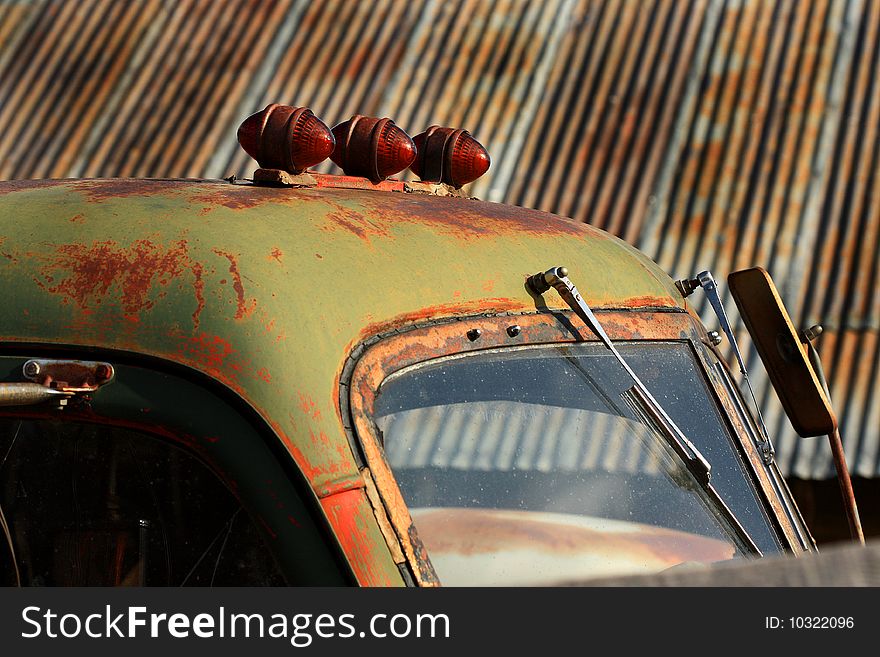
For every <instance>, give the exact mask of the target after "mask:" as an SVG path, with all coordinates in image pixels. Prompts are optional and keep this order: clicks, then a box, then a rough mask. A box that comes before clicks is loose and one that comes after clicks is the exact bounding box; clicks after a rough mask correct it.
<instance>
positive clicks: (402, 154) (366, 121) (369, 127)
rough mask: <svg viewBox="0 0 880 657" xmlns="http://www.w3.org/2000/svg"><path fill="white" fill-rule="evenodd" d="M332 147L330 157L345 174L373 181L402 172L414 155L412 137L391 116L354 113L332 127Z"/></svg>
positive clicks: (379, 180)
mask: <svg viewBox="0 0 880 657" xmlns="http://www.w3.org/2000/svg"><path fill="white" fill-rule="evenodd" d="M333 136H334V137H335V138H336V148H335V150H334V151H333V154H332V155H331V156H330V159H331V160H333V161H334V162H335V163H336V164H337V165H339V167H340V168H341V169H342V170H343V171H345V173H346V174H347V175H349V176H363V177H364V178H369V179H370V180H371V181H372V182H373V183H374V184H378V183H379V182H381V181H382V180H385V178H387V177H388V176H392V175H394V174H395V173H398V172H400V171H403V170H404V169H406V168H407V167H408V166H409V165H410V164H412V162H413V160H414V159H415V157H416V147H415V144H413V140H412V139H411V138H410V136H409V135H408V134H406V133H405V132H404V131H403V130H401V129H400V128H398V127H397V126H396V125H395V124H394V121H392V120H391V119H376V118H373V117H370V116H361V115H360V114H355V115H354V116H353V117H351V118H350V119H349V120H348V121H344V122H342V123H340V124H338V125H336V126H334V127H333Z"/></svg>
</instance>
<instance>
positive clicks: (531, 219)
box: [359, 194, 610, 239]
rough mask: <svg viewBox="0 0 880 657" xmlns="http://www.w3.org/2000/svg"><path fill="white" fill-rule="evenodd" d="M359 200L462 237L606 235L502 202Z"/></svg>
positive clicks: (428, 198)
mask: <svg viewBox="0 0 880 657" xmlns="http://www.w3.org/2000/svg"><path fill="white" fill-rule="evenodd" d="M389 197H390V198H389ZM359 199H360V200H362V202H363V203H364V204H366V205H368V206H370V207H371V209H372V211H373V212H376V213H377V214H379V215H381V216H383V217H387V218H390V219H393V220H394V221H398V222H408V223H420V224H427V225H431V226H432V227H436V228H438V229H440V230H443V231H446V232H449V233H451V234H452V235H454V236H455V237H459V238H461V239H474V238H480V237H494V236H500V235H508V234H511V235H512V234H517V235H522V234H527V235H531V236H539V237H548V236H560V235H567V236H577V237H584V236H585V235H588V234H591V233H592V234H593V235H594V236H598V237H603V236H605V235H606V234H605V233H603V232H600V231H598V230H596V229H594V228H591V227H590V226H587V225H586V224H582V223H579V222H576V221H573V220H570V219H564V218H561V217H558V216H555V215H552V214H549V213H546V212H540V211H537V210H528V209H526V208H520V207H516V206H511V205H502V204H499V203H486V202H479V201H473V200H469V199H457V198H444V199H438V198H435V197H431V196H422V195H416V194H406V195H403V194H401V195H397V194H372V195H363V196H361V197H359ZM608 238H609V239H610V236H608Z"/></svg>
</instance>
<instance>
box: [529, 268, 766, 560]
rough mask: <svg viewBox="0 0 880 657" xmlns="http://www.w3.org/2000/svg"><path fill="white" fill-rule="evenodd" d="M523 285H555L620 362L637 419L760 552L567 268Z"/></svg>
mask: <svg viewBox="0 0 880 657" xmlns="http://www.w3.org/2000/svg"><path fill="white" fill-rule="evenodd" d="M526 285H527V286H528V287H529V289H530V290H531V291H532V292H534V293H535V294H537V295H538V296H541V295H543V294H544V292H546V291H547V290H549V289H550V288H551V287H553V288H555V289H556V291H557V292H559V296H561V297H562V299H563V301H565V302H566V303H567V304H568V306H569V308H571V309H572V310H573V311H574V313H575V314H576V315H577V316H578V317H580V318H581V319H582V320H583V322H584V323H585V324H586V325H587V326H588V327H589V328H590V330H591V331H593V333H595V334H596V335H597V336H598V337H599V340H601V341H602V344H603V345H605V348H606V349H608V350H609V351H610V352H611V353H612V354H613V355H614V357H615V358H616V359H617V362H618V363H620V365H621V367H623V369H624V370H625V371H626V373H627V374H628V375H629V377H630V378H631V379H632V381H633V383H634V385H633V386H632V387H631V388H629V389H628V390H627V391H626V393H625V398H626V399H627V400H628V401H629V402H630V403H631V404H633V405H634V406H635V407H636V409H637V410H638V411H640V412H639V413H638V414H639V415H640V416H642V417H641V418H640V419H642V420H643V421H644V422H645V423H647V424H648V426H650V427H652V428H654V429H655V431H656V432H657V433H658V434H660V435H661V436H662V437H663V438H664V439H665V440H666V442H667V444H668V445H669V446H670V447H671V448H672V450H673V451H674V452H675V453H676V454H677V455H678V457H679V458H680V459H681V460H682V462H683V463H684V464H685V466H686V467H687V469H688V471H689V472H690V473H691V475H693V477H694V479H695V480H696V481H697V482H698V483H699V484H700V486H701V487H702V488H703V490H704V491H705V492H706V493H707V494H708V495H709V497H710V498H711V499H712V501H713V502H715V503H716V505H717V507H716V508H718V509H720V510H721V515H722V516H723V517H724V519H725V520H726V521H727V522H728V524H729V525H730V526H731V527H733V529H734V530H735V531H736V533H737V534H738V535H739V537H740V539H741V540H742V541H743V542H744V543H745V544H746V545H747V546H748V547H749V548H750V549H752V550H753V551H754V552H756V553H757V554H758V555H761V551H760V550H759V549H758V546H757V545H756V544H755V542H754V541H753V540H752V537H751V536H749V533H748V532H747V531H746V529H745V527H743V526H742V524H741V523H740V522H739V519H738V518H737V517H736V515H734V513H733V511H731V509H730V507H728V506H727V504H726V503H725V502H724V500H723V499H721V496H720V495H719V494H718V491H716V490H715V487H714V486H713V485H712V484H711V482H710V479H711V476H712V466H711V465H709V461H707V460H706V457H705V456H703V455H702V453H700V450H698V449H697V447H696V446H695V445H694V444H693V443H692V442H691V441H690V440H688V439H687V437H686V436H685V435H684V434H683V433H682V431H681V429H679V428H678V425H677V424H676V423H675V421H674V420H673V419H672V418H671V417H669V414H668V413H667V412H666V411H665V410H664V408H663V407H662V406H661V405H660V403H659V402H658V401H657V400H656V399H655V398H654V396H653V395H652V394H651V393H650V391H649V390H648V388H647V386H645V384H644V383H642V380H641V379H640V378H639V377H638V375H637V374H636V373H635V371H633V369H632V367H630V365H629V363H627V362H626V360H625V359H624V358H623V356H621V355H620V352H619V351H617V348H616V347H615V346H614V343H613V342H612V341H611V338H609V337H608V334H607V333H606V332H605V329H604V328H602V325H601V324H600V323H599V320H598V319H596V316H595V315H594V314H593V311H592V309H591V308H590V306H589V305H588V304H587V302H586V301H584V299H583V297H581V295H580V293H579V292H578V289H577V288H576V287H575V285H574V283H572V282H571V281H570V280H569V278H568V270H567V269H566V268H565V267H553V268H551V269H548V270H547V271H546V272H543V273H541V272H539V273H537V274H535V275H533V276H530V277H529V278H528V280H527V281H526Z"/></svg>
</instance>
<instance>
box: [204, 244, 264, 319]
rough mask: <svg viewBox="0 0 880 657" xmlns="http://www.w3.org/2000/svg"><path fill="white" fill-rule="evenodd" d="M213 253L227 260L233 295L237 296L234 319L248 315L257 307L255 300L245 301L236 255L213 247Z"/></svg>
mask: <svg viewBox="0 0 880 657" xmlns="http://www.w3.org/2000/svg"><path fill="white" fill-rule="evenodd" d="M214 253H216V254H217V255H218V256H222V257H224V258H226V259H227V260H229V273H230V275H231V276H232V289H234V290H235V295H236V297H237V298H238V299H237V306H238V307H237V309H236V311H235V319H242V318H244V317H250V316H251V315H252V314H253V312H254V309H255V308H256V307H257V300H256V299H251V300H250V302H247V301H245V298H244V285H242V282H241V274H240V273H239V271H238V262H237V261H236V257H235V256H234V255H233V254H231V253H227V252H226V251H221V250H219V249H214Z"/></svg>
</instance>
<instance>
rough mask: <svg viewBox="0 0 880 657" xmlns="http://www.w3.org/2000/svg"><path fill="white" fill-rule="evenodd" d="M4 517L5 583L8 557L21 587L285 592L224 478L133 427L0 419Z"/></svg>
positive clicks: (12, 578) (1, 558)
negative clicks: (276, 588)
mask: <svg viewBox="0 0 880 657" xmlns="http://www.w3.org/2000/svg"><path fill="white" fill-rule="evenodd" d="M0 510H2V515H3V518H4V519H5V521H4V522H3V524H4V525H5V526H4V527H3V528H2V532H0V534H2V535H0V574H3V575H4V576H6V578H7V581H6V582H4V583H6V584H13V585H14V584H15V583H16V573H15V568H14V567H12V568H10V567H8V566H9V565H10V564H11V563H12V561H11V559H10V552H11V553H12V554H13V557H14V559H15V564H16V565H17V570H18V578H20V581H21V584H22V585H23V586H276V585H283V584H285V581H284V578H283V576H282V575H281V573H280V571H279V569H278V567H277V565H276V563H275V560H274V559H273V557H272V555H271V553H270V552H269V551H268V549H267V548H266V546H265V545H264V544H263V542H262V538H261V535H260V533H259V531H258V530H257V528H256V526H255V525H254V522H253V520H252V519H251V517H250V516H249V515H248V513H247V512H246V511H245V510H244V509H243V508H242V506H241V504H240V503H239V502H238V500H237V499H236V497H235V496H234V495H233V494H232V493H231V492H230V491H229V489H228V488H227V487H226V486H225V485H224V484H223V483H222V482H221V481H220V479H219V478H218V477H217V476H216V475H215V474H214V473H213V472H212V471H211V470H210V469H209V468H208V467H207V466H206V465H205V464H203V463H202V462H201V461H199V460H198V459H197V458H196V457H194V456H193V455H192V454H190V453H189V452H187V451H185V450H183V449H181V448H179V447H177V446H176V445H174V444H172V443H171V442H168V441H166V440H160V439H156V438H153V437H151V436H149V435H147V434H144V433H141V432H138V431H135V430H132V429H127V428H120V427H111V426H104V425H98V424H87V423H75V422H65V421H61V420H42V419H40V420H36V419H17V418H0ZM4 535H5V536H4Z"/></svg>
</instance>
